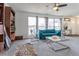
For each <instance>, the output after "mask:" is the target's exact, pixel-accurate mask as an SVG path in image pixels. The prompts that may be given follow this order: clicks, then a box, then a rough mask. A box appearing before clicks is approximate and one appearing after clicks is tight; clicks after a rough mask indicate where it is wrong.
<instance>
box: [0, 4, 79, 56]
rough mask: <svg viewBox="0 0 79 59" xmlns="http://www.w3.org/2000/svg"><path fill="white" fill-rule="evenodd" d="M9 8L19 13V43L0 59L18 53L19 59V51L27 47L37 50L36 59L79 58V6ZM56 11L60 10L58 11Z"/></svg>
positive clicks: (17, 27)
mask: <svg viewBox="0 0 79 59" xmlns="http://www.w3.org/2000/svg"><path fill="white" fill-rule="evenodd" d="M5 5H6V6H9V7H11V8H12V9H13V10H14V11H15V14H14V13H13V14H14V15H15V40H14V41H12V42H13V43H10V44H12V45H10V47H8V48H9V49H8V50H6V51H4V52H3V53H1V54H0V55H8V56H9V55H11V56H13V55H14V54H15V53H16V54H15V55H16V56H18V55H17V54H18V52H16V50H18V49H16V48H18V46H22V45H24V44H26V43H29V44H32V45H33V46H34V49H35V50H36V51H37V52H36V54H34V55H37V56H43V55H44V56H46V55H47V56H48V55H49V56H63V55H64V56H74V55H79V53H78V52H77V51H78V49H79V47H78V46H77V45H78V44H79V40H78V39H79V31H78V30H79V26H78V25H79V20H78V19H79V16H78V10H79V8H78V6H79V4H78V3H73V4H72V3H7V4H5ZM61 6H62V7H61ZM73 6H74V7H73ZM75 6H76V7H75ZM56 7H57V9H55V10H54V8H56ZM75 9H76V10H75ZM6 23H7V22H6ZM6 29H7V28H6ZM8 35H9V34H8ZM16 38H18V40H16ZM51 38H52V39H51ZM52 41H53V42H54V43H53V42H52ZM50 43H52V47H50V45H51V44H50ZM7 46H8V45H7ZM23 49H24V47H23ZM30 49H31V48H30ZM30 49H29V50H30ZM21 50H22V49H21ZM22 52H24V50H22ZM22 52H21V53H22ZM21 53H20V55H21ZM24 53H25V52H24ZM24 53H22V56H23V54H24ZM29 53H30V52H29ZM25 55H26V53H25Z"/></svg>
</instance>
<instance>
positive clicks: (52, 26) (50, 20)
mask: <svg viewBox="0 0 79 59" xmlns="http://www.w3.org/2000/svg"><path fill="white" fill-rule="evenodd" d="M48 29H54V19H48Z"/></svg>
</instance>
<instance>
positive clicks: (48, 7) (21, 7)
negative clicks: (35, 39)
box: [8, 3, 79, 16]
mask: <svg viewBox="0 0 79 59" xmlns="http://www.w3.org/2000/svg"><path fill="white" fill-rule="evenodd" d="M67 4H68V5H67V6H66V7H61V8H60V9H59V11H54V10H53V9H52V8H53V6H54V4H53V3H8V5H10V6H11V7H13V8H14V9H15V10H18V11H24V12H32V13H40V14H50V15H58V16H73V15H79V3H67Z"/></svg>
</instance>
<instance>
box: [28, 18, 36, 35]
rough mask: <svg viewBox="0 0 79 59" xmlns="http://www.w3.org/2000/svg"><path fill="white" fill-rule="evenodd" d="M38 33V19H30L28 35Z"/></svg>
mask: <svg viewBox="0 0 79 59" xmlns="http://www.w3.org/2000/svg"><path fill="white" fill-rule="evenodd" d="M35 33H36V17H28V35H31V34H34V35H35Z"/></svg>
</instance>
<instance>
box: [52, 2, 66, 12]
mask: <svg viewBox="0 0 79 59" xmlns="http://www.w3.org/2000/svg"><path fill="white" fill-rule="evenodd" d="M65 6H67V4H61V3H54V7H53V10H55V11H59V8H61V7H65Z"/></svg>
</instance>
